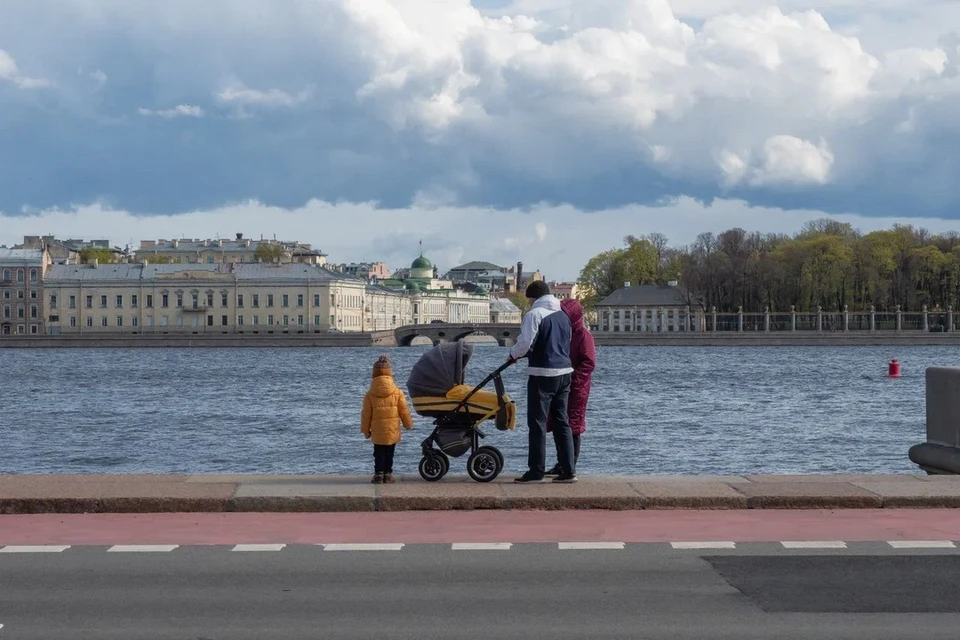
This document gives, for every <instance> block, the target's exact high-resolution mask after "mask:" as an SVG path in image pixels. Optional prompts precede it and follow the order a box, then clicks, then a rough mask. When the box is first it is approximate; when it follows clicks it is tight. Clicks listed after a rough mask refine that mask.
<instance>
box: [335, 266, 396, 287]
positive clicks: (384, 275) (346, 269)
mask: <svg viewBox="0 0 960 640" xmlns="http://www.w3.org/2000/svg"><path fill="white" fill-rule="evenodd" d="M328 268H329V269H330V270H331V271H335V272H337V273H342V274H343V275H345V276H350V277H351V278H359V279H360V280H365V281H366V282H370V283H377V282H380V281H381V280H389V279H390V271H389V269H388V268H387V263H386V262H351V263H349V264H335V265H330V266H329V267H328Z"/></svg>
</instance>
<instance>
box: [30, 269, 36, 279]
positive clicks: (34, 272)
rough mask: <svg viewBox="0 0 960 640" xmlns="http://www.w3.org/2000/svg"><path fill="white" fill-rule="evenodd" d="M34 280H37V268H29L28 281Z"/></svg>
mask: <svg viewBox="0 0 960 640" xmlns="http://www.w3.org/2000/svg"><path fill="white" fill-rule="evenodd" d="M36 281H37V270H36V269H30V282H36Z"/></svg>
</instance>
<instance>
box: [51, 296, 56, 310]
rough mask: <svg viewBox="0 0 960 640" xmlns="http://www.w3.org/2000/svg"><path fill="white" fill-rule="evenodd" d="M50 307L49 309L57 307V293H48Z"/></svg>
mask: <svg viewBox="0 0 960 640" xmlns="http://www.w3.org/2000/svg"><path fill="white" fill-rule="evenodd" d="M50 308H51V309H56V308H57V294H55V293H51V294H50Z"/></svg>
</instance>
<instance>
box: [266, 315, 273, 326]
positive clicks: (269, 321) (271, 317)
mask: <svg viewBox="0 0 960 640" xmlns="http://www.w3.org/2000/svg"><path fill="white" fill-rule="evenodd" d="M267 324H269V325H270V326H273V316H272V315H270V316H267Z"/></svg>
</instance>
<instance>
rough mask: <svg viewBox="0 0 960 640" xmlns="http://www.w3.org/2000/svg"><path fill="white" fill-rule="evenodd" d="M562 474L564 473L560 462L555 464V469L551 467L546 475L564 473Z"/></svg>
mask: <svg viewBox="0 0 960 640" xmlns="http://www.w3.org/2000/svg"><path fill="white" fill-rule="evenodd" d="M562 474H563V471H561V469H560V465H559V464H555V465H553V469H550V471H547V472H546V473H545V474H544V475H547V476H559V475H562Z"/></svg>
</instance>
